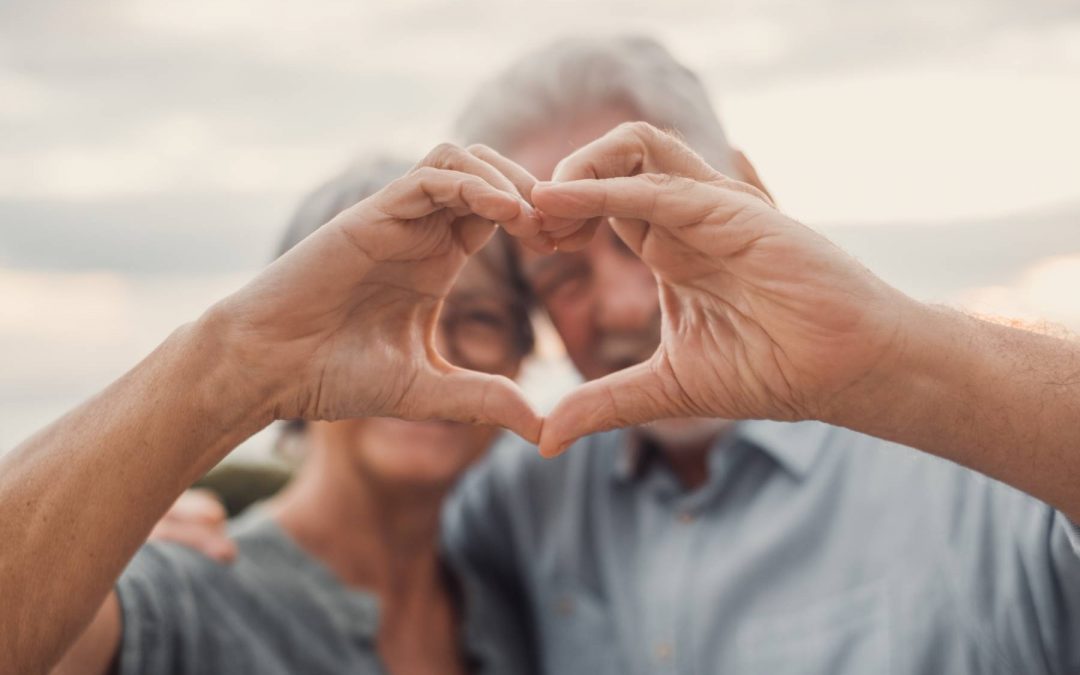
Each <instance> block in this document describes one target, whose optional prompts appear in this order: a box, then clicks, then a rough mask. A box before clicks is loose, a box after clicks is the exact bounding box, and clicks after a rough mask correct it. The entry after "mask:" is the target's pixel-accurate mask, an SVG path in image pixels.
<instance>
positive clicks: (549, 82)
mask: <svg viewBox="0 0 1080 675" xmlns="http://www.w3.org/2000/svg"><path fill="white" fill-rule="evenodd" d="M612 105H623V106H627V107H629V108H630V109H631V110H632V111H634V112H635V113H636V114H637V115H638V116H639V119H641V120H643V121H646V122H649V123H651V124H653V125H654V126H657V127H660V128H662V129H667V130H671V131H674V132H676V133H677V134H679V135H680V136H682V138H683V139H684V140H685V141H686V143H687V144H688V145H689V146H690V147H692V148H693V149H694V150H696V151H697V152H698V153H699V154H701V156H702V157H704V158H705V160H706V161H707V162H709V164H711V165H712V166H713V167H714V168H716V169H717V170H718V171H721V172H723V173H727V174H730V173H731V172H732V165H731V146H730V145H729V144H728V141H727V137H726V136H725V135H724V130H723V128H722V127H721V126H720V121H719V119H718V118H717V115H716V111H715V110H714V109H713V106H712V103H711V102H710V101H709V96H708V93H707V92H706V91H705V87H704V86H703V85H702V84H701V80H699V79H698V77H697V75H695V74H694V73H693V72H692V71H691V70H690V69H688V68H687V67H685V66H683V65H682V64H681V63H679V62H678V61H677V60H676V59H675V57H674V56H672V54H671V52H669V51H668V50H667V49H666V48H665V47H664V46H663V45H661V44H660V43H659V42H657V41H655V40H653V39H651V38H646V37H637V36H621V37H608V38H594V37H587V38H586V37H582V38H566V39H562V40H558V41H556V42H553V43H551V44H549V45H547V46H545V47H543V48H541V49H539V50H536V51H534V52H531V53H529V54H526V55H525V56H523V57H522V58H520V59H518V61H516V62H515V63H513V64H512V65H511V66H510V67H509V68H507V69H506V70H504V71H503V72H502V73H500V74H499V75H498V76H497V77H496V78H495V79H494V80H492V81H490V82H488V83H486V84H485V85H482V86H481V87H480V88H479V89H478V90H477V93H476V94H475V95H474V96H473V98H472V100H471V101H469V103H468V104H467V105H466V106H465V109H464V111H463V112H462V114H461V116H460V117H459V118H458V120H457V124H456V131H457V133H458V135H459V136H460V137H461V139H462V141H463V142H464V143H484V144H486V145H490V146H491V147H493V148H495V149H496V150H499V151H500V152H506V153H511V152H512V148H513V146H514V144H516V143H518V142H519V141H521V140H522V139H523V138H525V137H527V136H528V135H529V134H530V133H534V132H536V131H537V130H542V129H545V128H548V127H550V126H551V125H552V124H564V123H572V122H573V121H574V120H575V119H576V118H578V117H580V116H581V115H582V114H584V113H588V112H589V111H592V110H596V109H597V108H603V107H609V106H612Z"/></svg>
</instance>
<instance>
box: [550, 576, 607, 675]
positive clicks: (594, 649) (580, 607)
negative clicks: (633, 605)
mask: <svg viewBox="0 0 1080 675" xmlns="http://www.w3.org/2000/svg"><path fill="white" fill-rule="evenodd" d="M552 590H553V592H552V593H551V594H550V595H546V594H545V595H544V596H541V597H540V599H539V605H540V606H539V607H538V609H539V614H540V616H539V624H540V625H539V628H540V638H541V640H542V642H543V645H542V648H541V653H542V655H543V664H544V672H545V673H550V674H552V675H555V674H557V675H578V673H581V674H582V675H609V674H611V675H615V674H621V673H625V672H626V669H625V668H622V667H620V660H619V652H618V646H617V644H616V640H615V629H614V624H613V620H612V617H611V612H610V611H609V608H608V607H607V605H606V604H605V603H604V601H603V600H601V599H600V598H598V597H597V596H595V595H594V594H593V593H591V592H589V591H586V590H583V589H582V588H581V587H580V586H578V585H577V584H574V583H556V584H555V585H554V586H553V587H552Z"/></svg>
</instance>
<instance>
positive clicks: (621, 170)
mask: <svg viewBox="0 0 1080 675" xmlns="http://www.w3.org/2000/svg"><path fill="white" fill-rule="evenodd" d="M639 173H666V174H671V175H675V176H685V177H687V178H693V179H696V180H704V181H708V180H716V179H717V178H719V177H720V176H721V175H722V174H720V172H718V171H716V170H715V169H713V168H712V167H711V166H709V164H708V163H707V162H706V161H705V160H704V159H702V158H701V157H700V156H699V155H698V154H697V153H695V152H694V151H693V150H691V149H690V148H689V147H688V146H687V145H686V144H685V143H683V142H682V141H680V140H679V139H678V138H676V137H675V136H674V135H673V134H671V133H668V132H665V131H661V130H660V129H657V128H656V127H654V126H653V125H651V124H649V123H647V122H627V123H624V124H620V125H619V126H617V127H615V128H614V129H612V130H611V131H609V132H608V133H606V134H604V135H603V136H601V137H600V138H598V139H596V140H595V141H593V142H591V143H589V144H588V145H585V146H582V147H581V148H579V149H578V150H576V151H574V152H573V153H571V154H570V155H568V156H567V157H566V158H564V159H563V160H562V161H561V162H559V164H558V166H556V167H555V172H554V174H553V175H552V180H553V181H555V182H564V181H569V180H581V179H584V178H619V177H623V176H636V175H637V174H639Z"/></svg>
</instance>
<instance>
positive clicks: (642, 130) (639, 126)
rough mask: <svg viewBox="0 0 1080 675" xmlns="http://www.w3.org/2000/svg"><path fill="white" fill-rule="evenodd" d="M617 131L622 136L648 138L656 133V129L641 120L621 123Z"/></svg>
mask: <svg viewBox="0 0 1080 675" xmlns="http://www.w3.org/2000/svg"><path fill="white" fill-rule="evenodd" d="M618 130H619V131H620V132H622V133H624V134H629V135H632V136H638V137H644V138H649V137H652V136H653V135H655V134H656V133H657V131H658V130H657V128H656V127H654V126H653V125H651V124H649V123H648V122H645V121H642V120H635V121H633V122H623V123H622V124H620V125H619V126H618Z"/></svg>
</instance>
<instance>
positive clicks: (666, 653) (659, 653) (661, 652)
mask: <svg viewBox="0 0 1080 675" xmlns="http://www.w3.org/2000/svg"><path fill="white" fill-rule="evenodd" d="M674 653H675V649H674V648H673V647H672V646H671V644H670V643H668V642H658V643H657V644H656V647H654V648H653V654H655V655H656V660H657V661H663V662H666V661H670V660H671V655H672V654H674Z"/></svg>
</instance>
